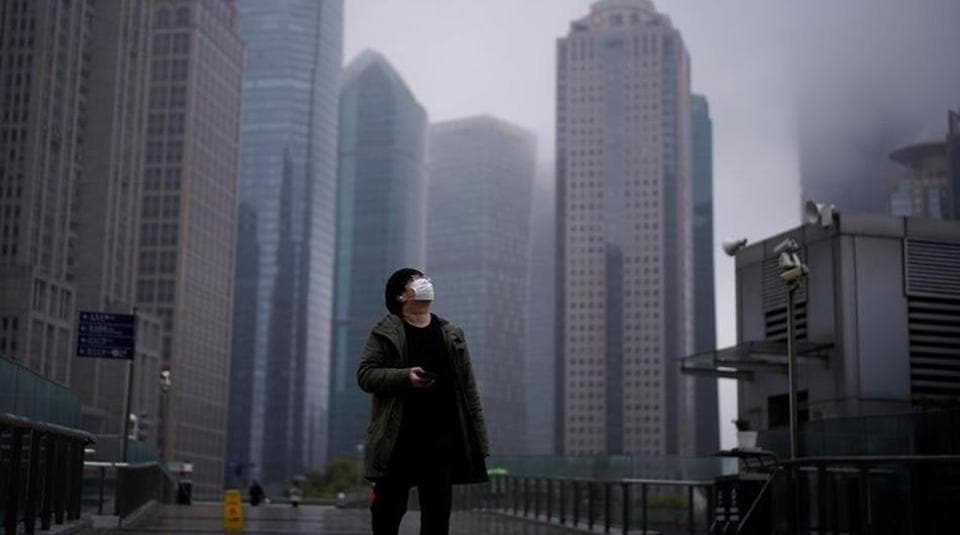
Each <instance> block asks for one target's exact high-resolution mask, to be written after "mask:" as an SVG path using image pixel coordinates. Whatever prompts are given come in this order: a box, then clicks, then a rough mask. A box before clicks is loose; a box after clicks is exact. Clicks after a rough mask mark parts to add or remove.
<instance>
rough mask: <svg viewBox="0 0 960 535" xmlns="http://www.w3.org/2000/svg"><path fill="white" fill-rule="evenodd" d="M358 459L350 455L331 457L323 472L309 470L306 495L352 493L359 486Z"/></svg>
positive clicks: (318, 495) (305, 486) (326, 496)
mask: <svg viewBox="0 0 960 535" xmlns="http://www.w3.org/2000/svg"><path fill="white" fill-rule="evenodd" d="M358 468H359V467H358V466H357V460H356V459H351V458H350V457H338V458H336V459H331V460H330V461H329V462H327V465H326V466H325V467H324V469H323V473H320V472H316V471H311V472H307V481H306V483H305V484H304V495H305V496H309V497H320V498H332V497H334V496H336V495H337V493H338V492H345V493H350V492H351V491H352V490H354V489H356V488H357V479H358V476H359V473H358V471H357V470H358Z"/></svg>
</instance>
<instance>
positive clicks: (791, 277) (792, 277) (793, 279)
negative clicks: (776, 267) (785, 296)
mask: <svg viewBox="0 0 960 535" xmlns="http://www.w3.org/2000/svg"><path fill="white" fill-rule="evenodd" d="M809 273H810V270H809V269H807V266H805V265H803V264H800V265H798V266H794V267H792V268H790V269H786V270H784V271H782V272H781V273H780V278H781V279H783V282H785V283H787V284H794V283H797V282H800V280H801V279H803V278H804V277H806V276H807V274H809Z"/></svg>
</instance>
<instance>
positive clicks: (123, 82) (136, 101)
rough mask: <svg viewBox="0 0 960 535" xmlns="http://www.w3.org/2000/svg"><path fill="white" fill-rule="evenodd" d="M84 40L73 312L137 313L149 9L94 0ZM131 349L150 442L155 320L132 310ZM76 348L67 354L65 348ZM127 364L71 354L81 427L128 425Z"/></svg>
mask: <svg viewBox="0 0 960 535" xmlns="http://www.w3.org/2000/svg"><path fill="white" fill-rule="evenodd" d="M90 4H91V7H92V13H93V17H92V19H91V20H92V22H91V27H90V33H89V40H88V41H87V43H86V47H87V48H86V50H87V55H88V57H89V58H90V59H89V64H88V72H89V78H88V84H87V85H88V93H87V101H86V113H85V120H84V121H83V123H84V125H85V126H84V129H83V135H84V137H85V139H86V140H87V141H86V142H85V143H84V144H83V147H82V150H81V155H82V156H81V157H82V160H83V169H82V171H81V172H80V173H79V175H78V182H77V188H76V192H75V195H76V198H75V199H76V200H75V206H76V211H75V213H74V216H73V218H74V220H75V222H76V225H75V227H76V231H75V232H76V234H75V239H76V247H75V248H74V251H73V258H74V264H73V272H74V273H75V276H74V281H75V284H76V291H77V309H78V310H84V311H103V312H114V313H120V314H130V313H132V312H134V307H135V303H136V277H137V257H138V249H137V239H138V235H137V229H138V228H139V227H140V203H141V190H142V185H143V163H144V148H145V144H144V135H145V134H146V120H147V98H148V96H149V83H150V78H149V76H150V62H149V61H148V60H147V58H148V53H149V45H150V7H149V5H148V3H147V2H146V1H142V0H140V1H133V2H124V1H120V0H96V1H94V2H91V3H90ZM137 316H138V317H137V354H136V355H137V356H136V360H135V362H134V373H135V380H134V383H133V384H134V396H133V400H132V401H133V405H132V406H131V407H130V410H131V412H132V413H133V414H135V415H136V416H137V418H138V419H139V423H142V424H143V426H142V428H143V429H144V434H145V435H146V437H147V438H148V441H149V442H150V443H151V444H155V441H156V425H155V424H156V422H157V420H158V419H159V417H160V415H159V381H158V379H157V378H158V374H159V371H160V348H159V339H160V336H159V329H160V325H159V321H158V320H157V318H155V317H151V316H150V315H149V314H147V313H138V314H137ZM71 353H72V352H71ZM126 373H127V363H126V361H113V360H109V359H92V358H83V359H79V358H78V359H75V360H74V362H73V365H72V366H71V377H70V384H71V387H72V388H73V389H74V390H75V391H76V392H77V393H78V394H79V395H80V399H81V401H82V403H83V427H84V429H86V430H87V431H90V432H92V433H95V434H101V435H120V434H122V433H123V429H124V415H123V400H124V399H125V397H126V392H125V390H126V386H127V380H126Z"/></svg>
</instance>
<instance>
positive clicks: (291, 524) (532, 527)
mask: <svg viewBox="0 0 960 535" xmlns="http://www.w3.org/2000/svg"><path fill="white" fill-rule="evenodd" d="M244 515H245V517H246V529H245V530H244V531H243V532H244V533H257V534H264V535H266V534H273V533H276V534H286V533H310V534H314V535H328V534H331V535H332V534H337V535H368V534H369V533H370V532H371V531H370V513H369V511H368V510H367V509H337V508H335V507H326V506H304V507H300V508H297V509H294V508H292V507H290V506H289V505H269V506H266V507H249V506H246V507H244ZM98 524H100V523H98ZM577 532H580V533H582V532H581V531H575V530H571V529H564V528H560V527H555V526H546V525H543V524H537V523H533V522H529V521H524V520H517V519H510V518H506V517H503V516H500V515H493V514H481V513H459V512H456V513H454V514H453V517H452V520H451V530H450V533H451V535H480V534H483V535H553V534H562V533H577ZM107 533H129V534H144V535H147V534H149V535H155V534H158V533H187V534H200V533H223V528H222V517H221V506H220V505H219V504H198V505H192V506H187V507H185V506H173V505H171V506H165V507H164V508H163V509H162V511H161V512H160V514H159V516H158V517H157V518H156V519H155V520H154V521H153V522H151V523H150V525H149V527H138V528H121V529H116V528H113V529H110V528H106V527H100V528H97V529H90V530H87V531H86V532H84V535H95V534H107ZM418 533H419V514H418V512H417V511H410V512H409V513H407V515H406V516H405V517H404V521H403V525H402V526H401V528H400V535H417V534H418Z"/></svg>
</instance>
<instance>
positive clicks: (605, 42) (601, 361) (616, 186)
mask: <svg viewBox="0 0 960 535" xmlns="http://www.w3.org/2000/svg"><path fill="white" fill-rule="evenodd" d="M691 156H692V155H691V133H690V89H689V58H688V55H687V51H686V48H685V46H684V43H683V40H682V38H681V36H680V33H679V32H678V31H677V30H676V29H674V28H673V26H672V24H671V23H670V20H669V18H667V17H666V16H665V15H663V14H660V13H658V12H657V11H655V9H654V7H653V3H652V2H650V0H603V1H600V2H596V3H594V4H593V5H592V7H591V10H590V13H589V14H588V15H587V16H585V17H583V18H581V19H579V20H576V21H574V22H573V23H572V24H571V27H570V32H569V34H568V35H567V36H566V37H563V38H561V39H560V40H559V41H558V43H557V245H558V251H557V255H558V256H557V258H558V260H557V272H558V277H557V281H558V282H557V298H558V310H559V315H560V317H559V318H558V322H557V344H558V348H557V349H558V352H557V353H558V357H559V362H558V369H557V378H558V380H557V407H558V410H559V411H560V416H559V417H558V424H559V425H558V426H557V427H558V442H559V450H560V451H561V452H562V453H564V454H567V455H571V454H573V455H576V454H596V453H605V454H620V453H624V454H641V455H658V454H674V453H686V452H688V451H691V450H692V444H690V443H688V442H689V441H688V440H685V441H684V443H681V439H682V438H686V437H689V434H686V433H684V434H681V433H680V432H679V430H678V427H679V425H680V424H681V423H684V424H687V425H689V424H690V423H691V422H693V421H694V420H693V418H692V412H691V411H692V399H693V392H692V388H685V386H686V385H687V384H688V383H686V382H681V381H680V378H679V366H678V365H677V364H676V358H677V356H678V355H687V354H689V353H690V350H691V349H692V348H693V343H692V342H693V332H692V323H693V314H692V311H691V305H692V298H693V267H692V265H691V259H692V246H693V239H692V238H693V233H692V230H693V225H692V216H693V213H692V212H693V210H692V198H691V189H692V188H691V181H692V180H691Z"/></svg>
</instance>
